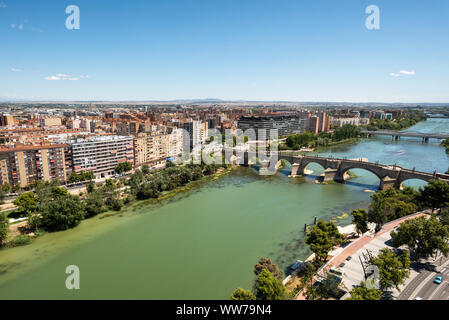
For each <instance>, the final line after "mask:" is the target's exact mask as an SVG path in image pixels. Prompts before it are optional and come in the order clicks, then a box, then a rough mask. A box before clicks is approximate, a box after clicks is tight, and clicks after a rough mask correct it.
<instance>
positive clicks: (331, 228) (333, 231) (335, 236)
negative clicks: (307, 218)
mask: <svg viewBox="0 0 449 320" xmlns="http://www.w3.org/2000/svg"><path fill="white" fill-rule="evenodd" d="M305 242H306V243H307V244H308V245H310V249H311V250H312V251H313V252H314V253H315V255H316V258H317V259H319V260H321V261H326V260H327V257H328V254H329V251H331V250H332V248H333V247H334V246H336V245H338V244H341V243H342V242H343V235H342V234H341V233H340V232H339V231H338V228H337V227H336V226H335V224H334V223H333V222H324V221H322V220H320V221H318V223H317V224H316V225H314V226H313V228H312V230H311V231H310V232H309V233H308V234H307V236H306V240H305Z"/></svg>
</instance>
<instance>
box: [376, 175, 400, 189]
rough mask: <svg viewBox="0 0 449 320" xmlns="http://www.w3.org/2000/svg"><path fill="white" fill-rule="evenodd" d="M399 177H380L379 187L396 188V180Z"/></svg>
mask: <svg viewBox="0 0 449 320" xmlns="http://www.w3.org/2000/svg"><path fill="white" fill-rule="evenodd" d="M396 180H397V179H395V178H390V177H389V176H386V177H383V178H382V179H380V186H379V189H380V190H387V189H390V188H395V187H396V184H397V183H396V182H397V181H396Z"/></svg>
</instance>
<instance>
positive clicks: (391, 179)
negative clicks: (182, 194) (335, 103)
mask: <svg viewBox="0 0 449 320" xmlns="http://www.w3.org/2000/svg"><path fill="white" fill-rule="evenodd" d="M238 159H239V160H240V161H237V160H238ZM242 160H243V161H242ZM282 160H286V161H288V162H289V163H290V164H291V176H292V177H295V176H298V175H305V169H306V167H307V166H308V165H309V164H310V163H317V164H319V165H320V166H322V167H323V168H324V181H325V182H326V181H336V182H344V181H345V180H346V179H347V177H348V176H349V175H347V174H346V173H347V172H348V171H349V170H351V169H364V170H367V171H370V172H372V173H373V174H374V175H376V176H377V177H378V178H379V180H380V186H379V189H380V190H384V189H388V188H397V189H400V188H401V185H402V183H403V182H404V181H406V180H409V179H419V180H423V181H427V182H428V181H429V180H432V179H441V180H444V181H447V182H449V179H448V178H449V176H447V175H445V176H442V175H438V174H437V173H436V172H435V173H427V172H421V171H416V170H409V169H404V168H402V167H399V166H396V165H384V164H379V163H373V162H369V161H367V160H366V159H362V158H361V159H336V158H325V157H318V156H294V155H288V154H285V153H276V155H274V154H273V153H271V155H265V156H263V155H262V156H261V155H260V154H258V155H257V156H256V155H255V153H248V152H244V153H243V159H241V154H240V157H239V155H236V154H233V155H231V157H228V161H230V162H228V163H240V164H243V165H253V164H257V163H259V164H260V165H261V169H262V170H268V171H271V172H273V173H274V171H277V170H279V168H280V167H281V165H282Z"/></svg>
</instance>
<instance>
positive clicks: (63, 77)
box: [44, 73, 79, 81]
mask: <svg viewBox="0 0 449 320" xmlns="http://www.w3.org/2000/svg"><path fill="white" fill-rule="evenodd" d="M44 79H45V80H49V81H58V80H68V81H77V80H79V78H77V77H73V76H69V75H67V74H63V73H58V74H57V75H55V76H49V77H45V78H44Z"/></svg>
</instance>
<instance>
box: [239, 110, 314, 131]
mask: <svg viewBox="0 0 449 320" xmlns="http://www.w3.org/2000/svg"><path fill="white" fill-rule="evenodd" d="M306 122H307V121H306V119H305V118H301V117H298V116H284V115H272V116H253V117H247V116H243V117H241V118H240V120H238V124H237V126H238V128H239V129H242V130H244V131H245V130H248V129H254V131H255V133H256V135H257V134H258V133H259V132H258V130H259V129H260V130H264V131H265V134H266V135H267V136H268V135H269V134H270V132H269V131H267V130H272V129H277V130H278V135H279V136H287V135H291V134H296V133H302V132H304V131H305V129H306Z"/></svg>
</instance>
